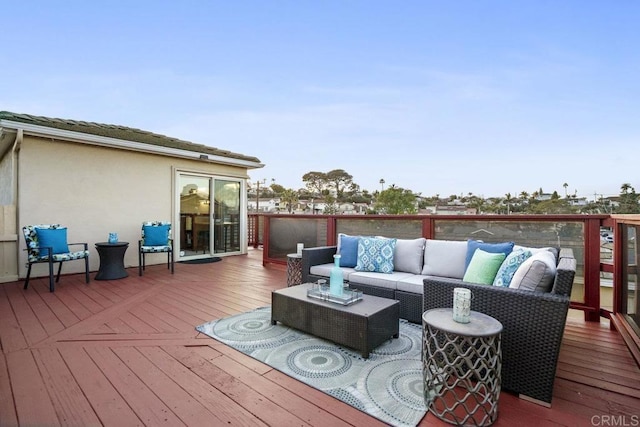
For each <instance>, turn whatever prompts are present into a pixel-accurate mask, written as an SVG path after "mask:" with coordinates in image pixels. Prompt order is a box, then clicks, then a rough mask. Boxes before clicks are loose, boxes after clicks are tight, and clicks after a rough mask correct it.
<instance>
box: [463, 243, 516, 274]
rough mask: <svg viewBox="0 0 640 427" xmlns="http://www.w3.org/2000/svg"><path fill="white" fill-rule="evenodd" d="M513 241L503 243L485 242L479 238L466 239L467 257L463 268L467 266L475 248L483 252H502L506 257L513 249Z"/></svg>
mask: <svg viewBox="0 0 640 427" xmlns="http://www.w3.org/2000/svg"><path fill="white" fill-rule="evenodd" d="M513 245H514V243H513V242H504V243H485V242H481V241H479V240H471V239H470V240H467V258H466V260H465V264H464V265H465V269H466V268H469V263H470V262H471V258H472V257H473V254H474V253H475V251H476V249H482V250H483V251H485V252H490V253H503V254H504V256H505V257H506V256H507V255H509V254H510V253H511V251H513Z"/></svg>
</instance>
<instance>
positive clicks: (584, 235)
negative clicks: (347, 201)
mask: <svg viewBox="0 0 640 427" xmlns="http://www.w3.org/2000/svg"><path fill="white" fill-rule="evenodd" d="M249 217H250V218H249V220H250V221H249V224H250V227H249V230H250V232H249V233H250V236H249V242H250V244H251V245H253V246H256V247H257V246H258V245H263V263H264V264H267V263H279V264H284V263H286V259H287V258H286V257H287V254H288V253H292V252H295V251H296V244H297V243H303V244H304V245H305V247H314V246H324V245H335V244H336V241H337V236H338V233H345V234H352V235H373V236H376V235H378V236H385V237H396V238H417V237H425V238H431V239H448V240H467V239H478V240H484V241H487V242H499V241H514V242H516V243H517V244H519V245H523V246H532V247H543V246H559V247H569V248H572V249H573V251H574V255H575V257H576V260H577V264H578V268H577V274H576V280H575V283H574V287H573V292H572V298H571V300H572V302H571V308H572V309H576V310H582V311H583V312H584V316H585V320H588V321H599V319H600V318H601V317H605V318H612V317H616V318H617V319H623V320H624V322H625V323H627V324H630V325H631V326H630V327H629V329H630V330H634V327H635V331H638V328H637V325H638V324H639V321H638V320H639V319H638V311H639V308H638V307H639V305H640V303H639V302H638V297H637V293H636V289H637V286H636V285H637V274H636V272H637V267H636V266H637V263H638V257H639V251H638V245H637V243H636V239H635V237H636V236H637V235H638V227H640V215H621V216H614V215H607V214H603V215H400V216H396V215H299V214H295V215H289V214H251V215H250V216H249ZM603 228H606V229H608V230H611V231H612V232H613V234H614V241H613V243H608V242H606V241H603V239H602V238H601V231H602V230H603Z"/></svg>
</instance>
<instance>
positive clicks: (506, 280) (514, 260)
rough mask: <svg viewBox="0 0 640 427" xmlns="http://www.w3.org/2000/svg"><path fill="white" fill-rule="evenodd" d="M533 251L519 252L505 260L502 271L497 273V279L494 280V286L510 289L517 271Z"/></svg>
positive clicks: (501, 267)
mask: <svg viewBox="0 0 640 427" xmlns="http://www.w3.org/2000/svg"><path fill="white" fill-rule="evenodd" d="M531 255H532V254H531V251H528V250H527V251H525V250H522V249H521V250H517V251H513V252H511V253H510V254H509V255H507V257H506V258H505V260H504V261H503V262H502V265H501V266H500V269H498V272H497V273H496V278H495V279H493V286H502V287H505V288H508V287H509V285H510V284H511V279H513V275H514V274H516V270H518V268H519V267H520V266H521V265H522V263H523V262H525V261H526V260H527V259H528V258H529V257H530V256H531Z"/></svg>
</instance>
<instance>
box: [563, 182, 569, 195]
mask: <svg viewBox="0 0 640 427" xmlns="http://www.w3.org/2000/svg"><path fill="white" fill-rule="evenodd" d="M562 186H563V187H564V198H565V199H567V198H569V196H568V195H567V187H568V186H569V184H567V183H566V182H565V183H564V184H562Z"/></svg>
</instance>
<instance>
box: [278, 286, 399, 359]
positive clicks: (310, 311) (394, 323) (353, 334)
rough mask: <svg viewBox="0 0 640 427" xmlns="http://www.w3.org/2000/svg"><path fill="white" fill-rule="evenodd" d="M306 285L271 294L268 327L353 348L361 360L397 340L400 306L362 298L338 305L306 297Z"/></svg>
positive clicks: (397, 303) (365, 297) (383, 300)
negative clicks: (282, 327)
mask: <svg viewBox="0 0 640 427" xmlns="http://www.w3.org/2000/svg"><path fill="white" fill-rule="evenodd" d="M311 286H312V285H311V284H310V283H304V284H302V285H297V286H292V287H289V288H284V289H279V290H277V291H273V292H272V293H271V323H273V324H274V325H275V324H276V323H277V322H280V323H282V324H284V325H286V326H289V327H291V328H295V329H298V330H300V331H303V332H307V333H309V334H311V335H315V336H317V337H320V338H324V339H327V340H329V341H333V342H334V343H336V344H340V345H344V346H346V347H350V348H353V349H355V350H357V351H359V352H360V354H362V357H364V358H365V359H366V358H368V357H369V353H370V352H371V351H372V350H373V349H375V348H376V347H378V346H379V345H381V344H382V343H384V342H385V341H387V340H388V339H390V338H392V337H393V338H398V333H399V328H400V322H399V319H400V303H399V302H398V301H396V300H391V299H387V298H380V297H375V296H372V295H363V297H362V301H359V302H356V303H354V304H352V305H346V306H345V305H340V304H336V303H332V302H327V301H322V300H318V299H314V298H309V297H307V290H308V289H310V288H311Z"/></svg>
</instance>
